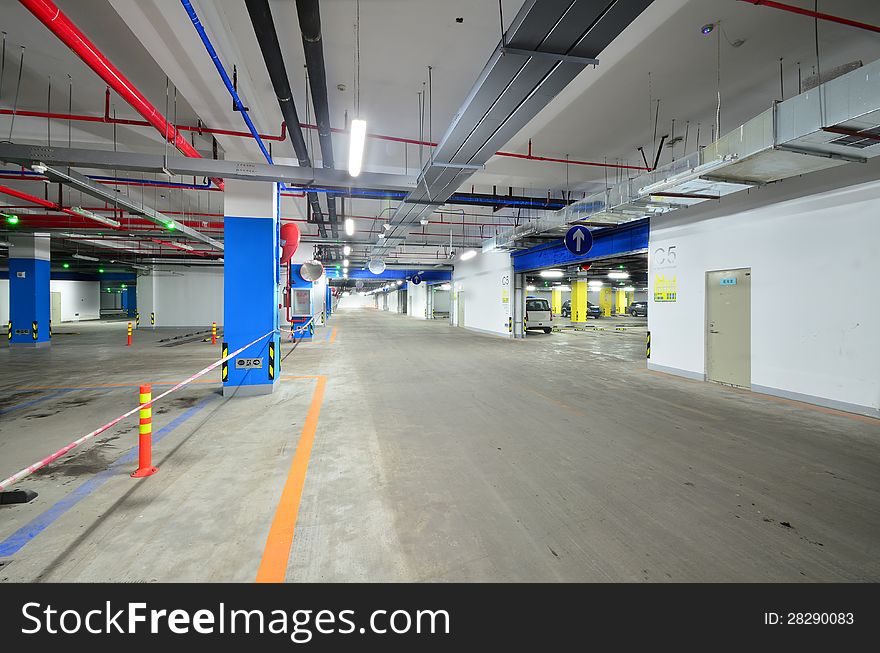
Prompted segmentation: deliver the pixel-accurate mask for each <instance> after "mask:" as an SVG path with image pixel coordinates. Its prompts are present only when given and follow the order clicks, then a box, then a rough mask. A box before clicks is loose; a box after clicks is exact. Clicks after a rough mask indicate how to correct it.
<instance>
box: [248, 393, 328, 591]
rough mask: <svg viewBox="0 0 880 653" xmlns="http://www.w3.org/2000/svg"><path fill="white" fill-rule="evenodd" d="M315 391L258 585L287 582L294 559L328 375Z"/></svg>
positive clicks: (258, 573) (259, 571)
mask: <svg viewBox="0 0 880 653" xmlns="http://www.w3.org/2000/svg"><path fill="white" fill-rule="evenodd" d="M316 378H317V379H318V382H317V384H316V385H315V391H314V393H313V394H312V405H311V406H310V407H309V413H308V415H307V416H306V421H305V424H303V428H302V433H301V434H300V436H299V442H298V443H297V445H296V453H295V454H294V455H293V462H292V463H291V464H290V471H289V472H288V473H287V481H285V483H284V489H283V490H282V491H281V498H280V499H279V501H278V507H277V508H276V509H275V517H274V518H273V519H272V526H271V527H270V528H269V536H268V537H267V538H266V547H265V548H264V549H263V557H262V559H261V560H260V568H259V569H258V570H257V580H256V582H258V583H283V582H284V577H285V575H286V573H287V563H288V561H289V560H290V548H291V546H292V545H293V533H294V530H295V529H296V517H297V515H298V514H299V502H300V499H301V498H302V490H303V485H305V482H306V471H307V470H308V468H309V457H310V456H311V454H312V443H313V442H314V441H315V431H316V430H317V428H318V417H319V416H320V414H321V404H322V403H323V401H324V387H325V386H326V385H327V377H326V376H318V377H316Z"/></svg>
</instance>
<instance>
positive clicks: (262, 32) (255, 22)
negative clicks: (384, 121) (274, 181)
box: [245, 0, 335, 238]
mask: <svg viewBox="0 0 880 653" xmlns="http://www.w3.org/2000/svg"><path fill="white" fill-rule="evenodd" d="M245 4H246V5H247V10H248V14H250V17H251V25H252V26H253V28H254V34H255V35H256V37H257V43H259V44H260V52H262V54H263V61H265V62H266V70H267V71H268V72H269V78H270V79H271V80H272V88H273V89H274V90H275V96H276V97H277V98H278V106H279V107H281V115H282V116H284V122H285V123H287V133H288V134H290V141H291V143H292V144H293V149H294V151H295V152H296V157H297V159H299V164H300V166H303V167H306V168H311V167H312V161H311V159H310V158H309V152H308V149H307V148H306V141H305V138H303V133H302V128H301V127H300V126H299V116H298V115H297V113H296V104H295V103H294V101H293V91H291V90H290V81H289V80H288V78H287V68H286V67H285V65H284V58H283V57H282V55H281V46H280V45H279V43H278V34H277V33H276V31H275V23H274V21H273V20H272V10H271V9H269V3H268V1H267V0H246V3H245ZM306 197H307V198H308V202H309V206H310V207H311V210H312V216H313V218H314V220H315V222H316V223H317V225H318V233H320V234H321V237H322V238H326V237H327V230H326V228H325V226H324V214H323V213H322V212H321V204H320V203H319V202H318V194H317V193H313V192H309V193H306ZM334 229H335V227H334Z"/></svg>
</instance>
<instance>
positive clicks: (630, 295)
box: [626, 291, 636, 308]
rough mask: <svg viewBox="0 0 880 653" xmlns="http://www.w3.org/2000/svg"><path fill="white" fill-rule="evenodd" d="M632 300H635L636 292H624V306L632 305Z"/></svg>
mask: <svg viewBox="0 0 880 653" xmlns="http://www.w3.org/2000/svg"><path fill="white" fill-rule="evenodd" d="M634 301H636V294H635V293H634V292H633V291H630V292H628V293H626V307H627V308H629V307H630V306H632V303H633V302H634Z"/></svg>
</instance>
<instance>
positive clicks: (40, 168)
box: [31, 163, 49, 175]
mask: <svg viewBox="0 0 880 653" xmlns="http://www.w3.org/2000/svg"><path fill="white" fill-rule="evenodd" d="M48 169H49V168H47V167H46V165H45V164H43V163H35V164H34V165H32V166H31V170H33V171H34V172H36V173H37V174H40V175H42V174H43V173H45V172H46V170H48Z"/></svg>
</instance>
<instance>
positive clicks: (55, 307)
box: [49, 292, 61, 325]
mask: <svg viewBox="0 0 880 653" xmlns="http://www.w3.org/2000/svg"><path fill="white" fill-rule="evenodd" d="M49 311H50V313H49V319H50V320H51V321H52V324H56V325H57V324H61V293H60V292H53V293H52V296H51V304H50V305H49Z"/></svg>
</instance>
